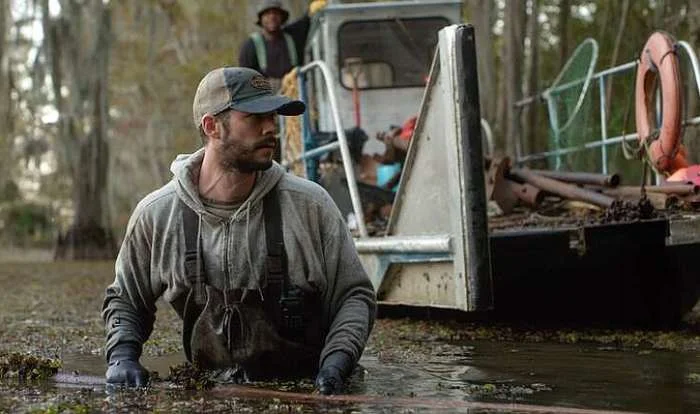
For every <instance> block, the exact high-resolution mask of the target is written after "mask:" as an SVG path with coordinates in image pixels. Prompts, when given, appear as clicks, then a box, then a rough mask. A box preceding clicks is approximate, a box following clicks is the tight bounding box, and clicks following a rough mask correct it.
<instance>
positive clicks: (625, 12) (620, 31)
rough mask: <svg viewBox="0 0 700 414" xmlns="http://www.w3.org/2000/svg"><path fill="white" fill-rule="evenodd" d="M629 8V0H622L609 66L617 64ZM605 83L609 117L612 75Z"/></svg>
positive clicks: (608, 114)
mask: <svg viewBox="0 0 700 414" xmlns="http://www.w3.org/2000/svg"><path fill="white" fill-rule="evenodd" d="M629 10H630V0H623V2H622V14H621V16H620V22H619V23H618V24H617V35H616V36H615V45H614V46H613V52H612V57H611V58H610V67H611V68H612V67H614V66H615V65H617V58H618V55H619V54H620V46H621V45H622V36H623V35H624V33H625V29H626V27H627V16H628V15H629ZM606 80H607V85H606V88H607V89H606V96H605V103H606V105H605V108H606V112H607V116H608V118H609V117H610V110H611V109H610V104H611V100H612V91H613V80H614V77H613V76H610V77H608V78H607V79H606Z"/></svg>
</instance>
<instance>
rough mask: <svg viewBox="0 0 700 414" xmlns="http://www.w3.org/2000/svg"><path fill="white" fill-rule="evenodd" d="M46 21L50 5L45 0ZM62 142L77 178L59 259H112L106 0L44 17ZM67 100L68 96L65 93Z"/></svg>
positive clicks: (66, 6)
mask: <svg viewBox="0 0 700 414" xmlns="http://www.w3.org/2000/svg"><path fill="white" fill-rule="evenodd" d="M42 5H43V6H44V16H49V15H48V1H47V0H43V2H42ZM44 27H45V33H46V34H47V37H48V42H49V47H48V50H49V56H50V60H51V68H52V70H51V79H52V83H53V86H54V91H56V92H58V91H61V90H67V91H68V93H67V97H66V98H64V97H63V95H61V94H58V95H56V102H55V105H56V108H57V110H58V112H59V114H60V116H59V119H60V121H59V132H58V135H59V140H60V142H61V143H62V145H63V154H64V156H65V161H66V162H67V163H68V165H69V166H70V170H71V174H72V179H73V207H74V210H75V215H74V218H73V224H72V225H71V227H70V228H69V229H68V231H67V232H66V233H65V234H62V235H60V236H59V238H58V242H57V246H56V251H55V254H54V256H55V258H56V259H73V260H76V259H77V260H91V259H110V258H113V257H114V255H115V252H116V247H115V243H114V238H113V236H112V230H111V227H110V217H109V208H108V200H107V195H108V188H107V173H108V168H109V145H108V143H107V123H108V111H109V104H108V102H109V95H108V82H107V79H108V73H109V70H108V69H109V54H110V46H111V35H112V34H111V13H110V9H109V7H108V6H105V5H104V4H103V2H102V0H90V1H89V2H87V3H85V2H79V1H76V0H64V1H62V2H61V15H60V16H59V17H58V18H57V19H55V20H51V19H49V18H48V17H45V18H44ZM64 95H66V94H64Z"/></svg>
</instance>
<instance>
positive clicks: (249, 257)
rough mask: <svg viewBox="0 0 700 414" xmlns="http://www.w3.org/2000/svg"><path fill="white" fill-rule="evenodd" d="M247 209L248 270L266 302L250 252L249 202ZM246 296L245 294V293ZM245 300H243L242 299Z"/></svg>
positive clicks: (246, 243) (261, 298)
mask: <svg viewBox="0 0 700 414" xmlns="http://www.w3.org/2000/svg"><path fill="white" fill-rule="evenodd" d="M246 204H247V207H246V210H245V245H246V258H247V260H248V268H250V272H251V273H252V275H253V277H255V281H256V284H257V287H258V293H259V294H260V300H262V301H264V300H265V298H264V296H263V292H262V288H261V287H260V278H259V277H258V275H257V274H256V272H255V271H254V270H253V257H252V254H251V251H250V205H251V203H250V202H247V203H246ZM243 294H244V296H245V292H244V293H243ZM241 300H243V299H241Z"/></svg>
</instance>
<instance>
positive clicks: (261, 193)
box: [170, 148, 284, 219]
mask: <svg viewBox="0 0 700 414" xmlns="http://www.w3.org/2000/svg"><path fill="white" fill-rule="evenodd" d="M203 159H204V148H200V149H199V150H197V151H196V152H194V153H192V154H180V155H178V156H177V157H176V158H175V160H174V161H173V162H172V164H171V165H170V171H171V172H172V173H173V181H175V186H176V191H177V195H178V197H179V198H180V199H181V200H182V201H183V202H184V203H185V204H187V206H188V207H189V208H191V209H192V210H194V211H195V212H197V213H198V214H200V215H204V216H209V217H212V218H213V217H215V216H213V215H212V214H210V213H209V212H207V211H206V209H205V208H204V204H203V203H202V200H201V198H200V196H199V189H198V188H197V183H196V182H195V179H196V177H197V176H198V175H199V169H200V168H201V166H202V160H203ZM257 174H258V175H257V178H256V180H255V185H254V186H253V191H252V192H251V193H250V195H249V196H248V198H247V199H246V200H245V201H244V202H243V204H242V205H241V206H240V208H239V209H238V210H237V211H236V213H235V214H234V219H236V218H238V217H240V215H241V212H243V211H247V210H249V209H250V208H251V206H254V205H256V204H258V203H260V202H262V199H263V197H265V194H267V193H268V192H270V190H272V189H273V188H274V187H275V185H276V184H277V182H278V181H279V180H280V179H281V178H282V176H283V175H284V169H283V168H282V167H281V166H280V165H279V164H278V163H276V162H274V161H273V162H272V165H271V166H270V168H268V169H266V170H264V171H259V172H258V173H257Z"/></svg>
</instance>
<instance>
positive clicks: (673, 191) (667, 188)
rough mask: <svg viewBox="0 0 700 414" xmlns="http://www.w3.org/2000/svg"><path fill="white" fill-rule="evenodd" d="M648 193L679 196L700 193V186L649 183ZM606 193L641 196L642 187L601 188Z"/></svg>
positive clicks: (646, 187)
mask: <svg viewBox="0 0 700 414" xmlns="http://www.w3.org/2000/svg"><path fill="white" fill-rule="evenodd" d="M644 189H645V190H646V192H647V193H658V194H670V195H678V196H688V195H696V194H698V193H700V186H697V185H693V184H685V183H683V184H681V183H674V184H663V185H647V186H645V187H644ZM601 190H602V192H603V193H605V194H614V195H624V196H641V195H642V188H641V187H638V186H620V187H617V188H610V189H601Z"/></svg>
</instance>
